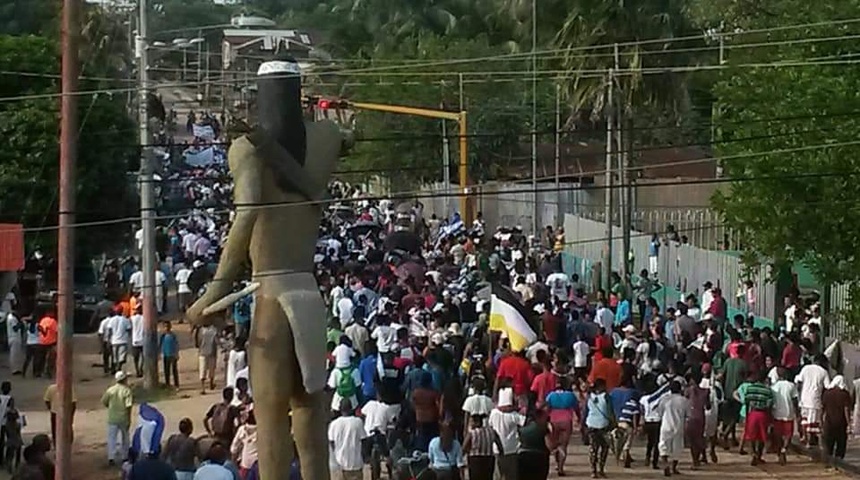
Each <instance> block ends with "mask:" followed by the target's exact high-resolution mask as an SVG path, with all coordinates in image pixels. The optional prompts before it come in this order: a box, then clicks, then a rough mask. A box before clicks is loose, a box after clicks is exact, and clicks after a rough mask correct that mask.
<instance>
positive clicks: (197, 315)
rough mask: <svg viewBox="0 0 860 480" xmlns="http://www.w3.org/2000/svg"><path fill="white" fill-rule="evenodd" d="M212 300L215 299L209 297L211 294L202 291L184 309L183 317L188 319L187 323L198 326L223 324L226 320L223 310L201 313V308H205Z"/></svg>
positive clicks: (219, 325)
mask: <svg viewBox="0 0 860 480" xmlns="http://www.w3.org/2000/svg"><path fill="white" fill-rule="evenodd" d="M214 302H215V299H213V298H211V295H207V294H205V293H204V294H203V296H201V297H200V298H198V299H197V301H196V302H194V304H193V305H191V306H190V307H188V310H186V311H185V319H186V320H188V323H190V324H191V325H194V326H198V327H208V326H210V325H215V326H218V327H221V326H223V324H224V323H225V322H226V320H225V318H224V312H223V311H222V312H215V313H213V314H210V315H205V314H204V313H203V310H206V308H207V307H209V305H212V304H213V303H214Z"/></svg>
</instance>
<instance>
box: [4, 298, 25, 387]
mask: <svg viewBox="0 0 860 480" xmlns="http://www.w3.org/2000/svg"><path fill="white" fill-rule="evenodd" d="M25 329H26V327H25V325H24V323H23V322H21V320H20V319H19V318H18V316H17V315H15V312H9V313H7V314H6V342H7V343H8V345H9V371H10V372H12V375H21V367H22V366H23V365H24V330H25Z"/></svg>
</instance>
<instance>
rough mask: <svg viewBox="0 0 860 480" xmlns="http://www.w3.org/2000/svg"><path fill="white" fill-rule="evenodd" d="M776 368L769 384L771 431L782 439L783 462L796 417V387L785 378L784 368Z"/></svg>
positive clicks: (780, 452)
mask: <svg viewBox="0 0 860 480" xmlns="http://www.w3.org/2000/svg"><path fill="white" fill-rule="evenodd" d="M774 368H777V380H776V382H774V383H773V385H771V387H770V389H771V390H772V391H773V410H772V414H773V433H774V435H776V436H779V437H780V438H781V439H782V444H781V445H780V451H779V461H780V463H781V464H785V455H786V452H787V451H788V445H789V444H790V443H791V437H792V436H794V421H795V418H797V413H796V410H797V387H796V386H795V385H794V384H793V383H791V382H789V381H788V380H786V377H787V375H788V374H787V372H786V370H785V369H784V368H778V367H774Z"/></svg>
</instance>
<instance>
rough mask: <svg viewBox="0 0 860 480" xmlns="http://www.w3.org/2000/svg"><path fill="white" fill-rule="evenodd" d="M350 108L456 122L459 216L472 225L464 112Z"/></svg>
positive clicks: (368, 106)
mask: <svg viewBox="0 0 860 480" xmlns="http://www.w3.org/2000/svg"><path fill="white" fill-rule="evenodd" d="M349 105H350V107H352V108H354V109H358V110H371V111H376V112H388V113H397V114H400V115H413V116H417V117H426V118H439V119H442V120H453V121H455V122H457V125H458V126H459V132H460V135H459V136H460V163H459V166H458V169H457V170H458V173H459V177H460V192H459V199H460V215H461V216H462V218H463V222H465V224H466V225H471V223H472V208H471V202H470V201H469V193H470V192H469V152H468V147H469V144H468V141H467V138H466V133H467V129H466V111H465V110H464V111H461V112H449V111H446V110H431V109H427V108H416V107H406V106H403V105H386V104H382V103H364V102H349Z"/></svg>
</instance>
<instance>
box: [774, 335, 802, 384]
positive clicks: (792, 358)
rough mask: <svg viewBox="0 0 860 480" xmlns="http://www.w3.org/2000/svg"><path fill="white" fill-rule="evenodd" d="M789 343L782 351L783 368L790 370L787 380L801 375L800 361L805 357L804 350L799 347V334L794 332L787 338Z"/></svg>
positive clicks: (781, 363)
mask: <svg viewBox="0 0 860 480" xmlns="http://www.w3.org/2000/svg"><path fill="white" fill-rule="evenodd" d="M787 340H788V342H786V344H785V348H783V349H782V362H780V365H781V366H782V368H784V369H786V370H788V377H787V378H792V379H793V378H794V377H796V376H797V374H798V373H800V360H801V358H802V357H803V350H802V349H801V348H800V345H798V343H800V342H799V340H798V338H797V334H796V333H794V332H792V333H790V334H789V335H788V337H787Z"/></svg>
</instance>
